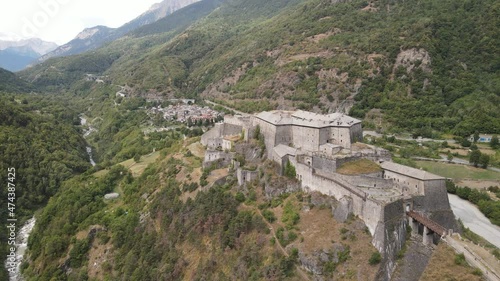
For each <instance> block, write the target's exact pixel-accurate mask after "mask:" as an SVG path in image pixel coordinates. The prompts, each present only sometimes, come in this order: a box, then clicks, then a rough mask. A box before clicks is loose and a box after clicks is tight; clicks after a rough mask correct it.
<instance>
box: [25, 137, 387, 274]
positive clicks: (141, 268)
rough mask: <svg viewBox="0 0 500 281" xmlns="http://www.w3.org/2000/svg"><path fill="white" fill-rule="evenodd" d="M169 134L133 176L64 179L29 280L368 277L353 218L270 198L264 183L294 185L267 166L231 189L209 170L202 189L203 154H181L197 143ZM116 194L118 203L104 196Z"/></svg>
mask: <svg viewBox="0 0 500 281" xmlns="http://www.w3.org/2000/svg"><path fill="white" fill-rule="evenodd" d="M172 137H173V138H174V139H177V141H176V142H175V143H174V144H173V145H172V147H170V148H168V149H165V150H163V151H161V153H160V157H159V158H158V160H157V161H156V162H155V163H153V164H151V165H150V166H149V167H148V168H147V169H146V170H144V172H142V174H140V175H136V176H132V174H131V173H130V172H129V171H127V170H125V169H124V167H123V166H120V165H117V166H114V167H112V168H111V169H109V170H108V172H107V173H105V174H100V175H99V176H97V174H95V175H84V176H80V177H76V178H74V179H72V180H70V181H67V182H66V183H65V186H64V189H63V190H64V191H62V192H60V193H59V194H58V195H56V196H55V197H54V198H53V199H52V200H51V201H50V202H49V203H48V205H47V207H46V208H45V209H44V211H43V212H42V213H41V214H40V216H39V218H38V220H37V227H36V229H35V232H34V234H33V235H32V236H31V237H30V240H29V246H30V257H31V262H30V263H29V265H25V267H26V269H25V274H26V276H27V277H28V279H27V280H51V278H59V279H61V280H73V279H77V280H79V279H82V278H83V277H84V276H86V277H87V278H90V279H92V278H94V279H97V280H103V279H115V278H119V279H120V280H137V279H139V278H140V279H141V280H202V279H204V280H307V279H309V278H310V277H309V274H307V273H306V272H305V270H304V269H303V268H301V267H298V266H297V265H300V264H302V265H303V266H305V267H306V268H308V270H310V271H313V272H315V273H318V272H319V273H320V274H322V275H323V276H326V277H328V278H329V276H333V275H335V274H339V275H343V276H350V277H352V276H361V277H362V278H365V279H368V280H373V279H374V276H375V274H376V272H377V270H378V266H376V265H370V264H369V255H370V254H371V253H372V252H374V251H375V249H374V247H373V246H372V245H371V244H370V239H371V237H370V235H369V234H368V232H367V231H366V229H365V226H364V224H363V223H362V222H361V221H359V220H357V219H354V218H353V219H351V220H348V221H347V222H345V223H339V222H337V221H335V220H334V219H333V218H332V217H331V209H330V208H331V207H330V206H331V204H334V201H332V199H329V198H326V197H324V196H320V195H318V194H313V195H308V194H303V193H301V192H293V193H292V194H282V195H281V196H271V198H273V199H272V200H271V199H269V197H268V196H269V195H270V194H267V192H268V191H265V190H268V189H267V188H266V189H264V186H267V185H268V184H270V183H271V182H272V185H288V184H290V185H294V183H293V182H290V181H289V180H287V179H284V178H281V177H278V176H277V175H276V174H275V173H274V172H273V167H272V165H269V163H267V164H266V165H263V166H262V172H263V173H265V174H266V175H267V176H266V177H268V180H263V181H262V182H255V183H252V184H250V185H247V186H246V187H237V186H236V185H235V178H233V177H232V176H230V177H228V178H226V179H225V180H224V181H222V182H221V181H218V182H219V183H220V185H218V184H215V185H212V183H213V180H215V179H218V178H217V176H215V174H216V172H217V171H216V170H215V171H213V172H210V171H209V170H206V172H207V173H208V174H209V175H210V176H209V177H208V181H209V185H208V186H207V187H202V186H200V185H201V181H200V176H201V173H198V172H197V171H199V170H200V164H201V161H200V158H199V157H198V156H196V155H195V153H197V151H196V150H194V149H193V151H191V150H188V149H186V146H189V147H190V149H192V147H193V146H191V145H189V144H190V143H193V142H196V139H188V140H186V141H185V142H183V141H182V140H180V139H181V136H180V135H176V136H172ZM212 175H213V176H212ZM113 191H114V192H119V193H120V197H119V198H118V199H115V200H104V199H103V196H104V195H105V194H106V193H109V192H113ZM140 194H142V195H141V196H139V195H140ZM61 208H65V209H66V210H67V212H58V211H57V210H60V209H61ZM290 218H293V220H291V219H290ZM325 222H327V223H325ZM327 233H328V234H327ZM36 272H40V273H41V274H36ZM350 277H346V279H348V278H350Z"/></svg>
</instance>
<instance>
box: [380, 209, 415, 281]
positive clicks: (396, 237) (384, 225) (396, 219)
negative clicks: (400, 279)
mask: <svg viewBox="0 0 500 281" xmlns="http://www.w3.org/2000/svg"><path fill="white" fill-rule="evenodd" d="M407 227H408V225H407V221H406V218H405V214H404V205H403V200H397V201H394V202H392V203H389V204H387V205H385V206H384V207H383V211H382V216H381V218H380V221H379V222H378V224H377V227H376V231H375V233H374V235H373V240H372V244H373V245H374V246H375V248H377V250H379V252H380V253H382V255H383V260H382V263H381V266H380V269H379V272H378V273H377V278H376V279H377V280H391V277H392V274H393V272H394V269H395V267H396V260H397V254H398V252H399V251H400V250H401V249H402V248H403V246H404V244H405V242H406V239H407V237H406V229H407Z"/></svg>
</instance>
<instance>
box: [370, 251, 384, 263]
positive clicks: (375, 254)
mask: <svg viewBox="0 0 500 281" xmlns="http://www.w3.org/2000/svg"><path fill="white" fill-rule="evenodd" d="M381 261H382V255H380V253H379V252H373V254H372V255H371V257H370V259H369V260H368V263H369V264H370V265H376V264H379V263H380V262H381Z"/></svg>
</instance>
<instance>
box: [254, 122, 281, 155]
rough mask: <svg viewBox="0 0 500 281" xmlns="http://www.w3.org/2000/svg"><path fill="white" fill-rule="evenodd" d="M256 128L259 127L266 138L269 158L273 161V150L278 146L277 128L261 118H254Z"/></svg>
mask: <svg viewBox="0 0 500 281" xmlns="http://www.w3.org/2000/svg"><path fill="white" fill-rule="evenodd" d="M254 126H259V128H260V133H261V134H262V135H263V136H264V143H265V144H266V151H267V158H268V159H272V157H273V148H274V147H275V146H276V143H275V141H276V126H274V125H273V124H271V123H268V122H266V121H264V120H261V119H259V118H254Z"/></svg>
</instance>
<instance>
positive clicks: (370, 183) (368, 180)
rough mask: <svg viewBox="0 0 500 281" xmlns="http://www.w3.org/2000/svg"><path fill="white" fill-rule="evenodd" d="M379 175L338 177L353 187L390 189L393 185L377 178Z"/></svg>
mask: <svg viewBox="0 0 500 281" xmlns="http://www.w3.org/2000/svg"><path fill="white" fill-rule="evenodd" d="M379 175H381V173H375V174H371V175H370V176H366V175H355V176H349V175H339V177H341V178H342V179H343V180H345V181H347V182H349V183H350V184H352V185H354V186H363V187H372V188H392V187H393V186H394V184H393V183H392V181H391V180H386V179H383V178H381V177H379Z"/></svg>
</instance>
